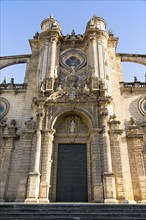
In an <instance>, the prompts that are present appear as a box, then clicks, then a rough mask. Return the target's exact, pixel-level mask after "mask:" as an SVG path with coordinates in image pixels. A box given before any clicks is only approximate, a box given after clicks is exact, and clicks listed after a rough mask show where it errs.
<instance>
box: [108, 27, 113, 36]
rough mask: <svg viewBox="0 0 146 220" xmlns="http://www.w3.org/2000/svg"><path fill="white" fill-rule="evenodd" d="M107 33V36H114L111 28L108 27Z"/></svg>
mask: <svg viewBox="0 0 146 220" xmlns="http://www.w3.org/2000/svg"><path fill="white" fill-rule="evenodd" d="M108 34H109V36H111V37H112V36H114V34H113V31H112V30H111V29H109V31H108Z"/></svg>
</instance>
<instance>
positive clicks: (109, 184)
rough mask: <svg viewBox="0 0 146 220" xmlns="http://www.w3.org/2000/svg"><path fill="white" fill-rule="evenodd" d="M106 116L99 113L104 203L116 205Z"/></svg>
mask: <svg viewBox="0 0 146 220" xmlns="http://www.w3.org/2000/svg"><path fill="white" fill-rule="evenodd" d="M107 115H108V113H107V112H106V111H102V112H101V117H102V126H103V131H102V144H103V157H104V173H103V183H104V199H105V200H104V203H117V200H116V188H115V177H114V173H113V172H112V162H111V149H110V142H109V135H108V128H107Z"/></svg>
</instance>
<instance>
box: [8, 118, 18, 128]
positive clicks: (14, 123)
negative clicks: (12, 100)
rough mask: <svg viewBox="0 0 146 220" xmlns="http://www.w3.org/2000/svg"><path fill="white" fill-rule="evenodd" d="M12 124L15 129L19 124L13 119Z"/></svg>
mask: <svg viewBox="0 0 146 220" xmlns="http://www.w3.org/2000/svg"><path fill="white" fill-rule="evenodd" d="M10 124H11V125H12V126H14V127H15V126H16V124H17V122H16V120H15V119H12V120H11V122H10Z"/></svg>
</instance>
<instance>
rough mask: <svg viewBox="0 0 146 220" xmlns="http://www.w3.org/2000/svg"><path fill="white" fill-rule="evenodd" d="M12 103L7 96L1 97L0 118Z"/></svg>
mask: <svg viewBox="0 0 146 220" xmlns="http://www.w3.org/2000/svg"><path fill="white" fill-rule="evenodd" d="M9 108H10V105H9V102H8V101H7V100H6V99H5V98H2V97H1V98H0V118H3V117H4V116H5V115H6V114H7V113H8V111H9Z"/></svg>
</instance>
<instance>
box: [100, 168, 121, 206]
mask: <svg viewBox="0 0 146 220" xmlns="http://www.w3.org/2000/svg"><path fill="white" fill-rule="evenodd" d="M103 185H104V197H105V200H104V203H109V204H110V203H111V204H112V203H118V201H117V199H116V188H115V178H114V174H113V173H110V172H105V173H104V174H103Z"/></svg>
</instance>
